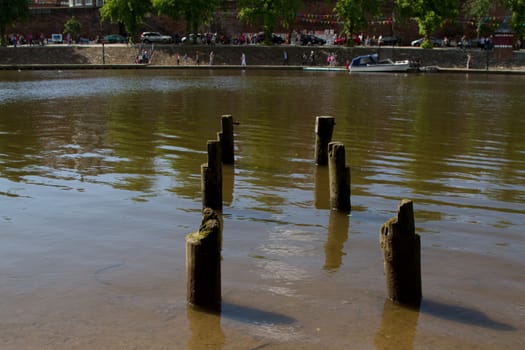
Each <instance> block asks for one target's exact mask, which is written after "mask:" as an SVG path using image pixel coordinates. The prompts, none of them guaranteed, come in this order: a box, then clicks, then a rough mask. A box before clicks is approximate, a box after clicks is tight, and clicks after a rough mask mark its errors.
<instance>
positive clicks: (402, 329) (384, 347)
mask: <svg viewBox="0 0 525 350" xmlns="http://www.w3.org/2000/svg"><path fill="white" fill-rule="evenodd" d="M418 319H419V306H418V305H417V306H410V307H409V306H402V305H399V304H395V303H393V302H392V301H390V300H388V299H387V300H385V304H384V306H383V318H382V319H381V328H379V330H378V331H377V333H376V336H375V341H374V343H375V346H376V349H378V350H392V349H395V350H397V349H399V350H410V349H413V348H414V338H415V336H416V329H417V321H418Z"/></svg>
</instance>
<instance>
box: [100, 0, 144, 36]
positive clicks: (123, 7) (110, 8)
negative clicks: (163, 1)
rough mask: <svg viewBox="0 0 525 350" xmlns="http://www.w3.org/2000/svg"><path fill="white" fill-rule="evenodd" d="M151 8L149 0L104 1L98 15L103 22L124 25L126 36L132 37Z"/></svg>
mask: <svg viewBox="0 0 525 350" xmlns="http://www.w3.org/2000/svg"><path fill="white" fill-rule="evenodd" d="M151 8H152V6H151V1H150V0H106V1H105V2H104V6H102V8H101V9H100V15H101V17H102V19H103V20H110V21H111V22H120V23H122V24H124V27H125V28H126V31H127V32H128V34H130V35H131V37H134V36H135V35H136V34H137V32H138V28H139V24H141V23H143V22H144V17H145V16H146V14H147V13H148V12H149V11H151Z"/></svg>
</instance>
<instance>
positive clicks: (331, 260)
mask: <svg viewBox="0 0 525 350" xmlns="http://www.w3.org/2000/svg"><path fill="white" fill-rule="evenodd" d="M349 225H350V216H349V215H348V214H347V213H343V212H339V211H337V210H332V211H330V221H329V223H328V239H327V240H326V244H325V245H324V251H325V263H324V266H323V268H324V269H325V270H329V271H333V270H337V269H338V268H339V267H340V266H341V264H342V263H343V256H344V255H345V254H346V253H345V252H344V245H345V242H346V241H347V239H348V227H349Z"/></svg>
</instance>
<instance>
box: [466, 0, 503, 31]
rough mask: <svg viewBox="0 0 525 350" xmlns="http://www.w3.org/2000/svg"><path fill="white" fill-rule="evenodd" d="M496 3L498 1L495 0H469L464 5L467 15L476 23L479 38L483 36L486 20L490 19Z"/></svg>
mask: <svg viewBox="0 0 525 350" xmlns="http://www.w3.org/2000/svg"><path fill="white" fill-rule="evenodd" d="M495 3H496V1H494V0H467V1H465V3H464V4H463V10H464V11H465V15H467V16H468V17H469V18H471V19H473V20H474V21H475V22H476V33H477V35H478V37H479V36H480V35H481V30H482V28H483V24H484V23H485V19H486V18H487V17H488V15H489V12H490V10H491V9H492V7H494V5H495Z"/></svg>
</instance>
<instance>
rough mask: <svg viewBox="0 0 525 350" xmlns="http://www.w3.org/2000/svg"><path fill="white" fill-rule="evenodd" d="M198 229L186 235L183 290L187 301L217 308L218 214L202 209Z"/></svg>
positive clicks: (218, 285)
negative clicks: (185, 292)
mask: <svg viewBox="0 0 525 350" xmlns="http://www.w3.org/2000/svg"><path fill="white" fill-rule="evenodd" d="M202 215H203V216H202V223H201V226H200V228H199V231H198V232H194V233H190V234H188V235H187V236H186V290H187V300H188V302H189V303H190V304H192V305H195V306H199V307H202V308H205V309H210V310H218V309H220V305H221V245H222V227H221V221H220V218H219V215H218V214H217V212H215V211H214V210H212V209H211V208H206V209H204V210H203V214H202Z"/></svg>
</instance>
